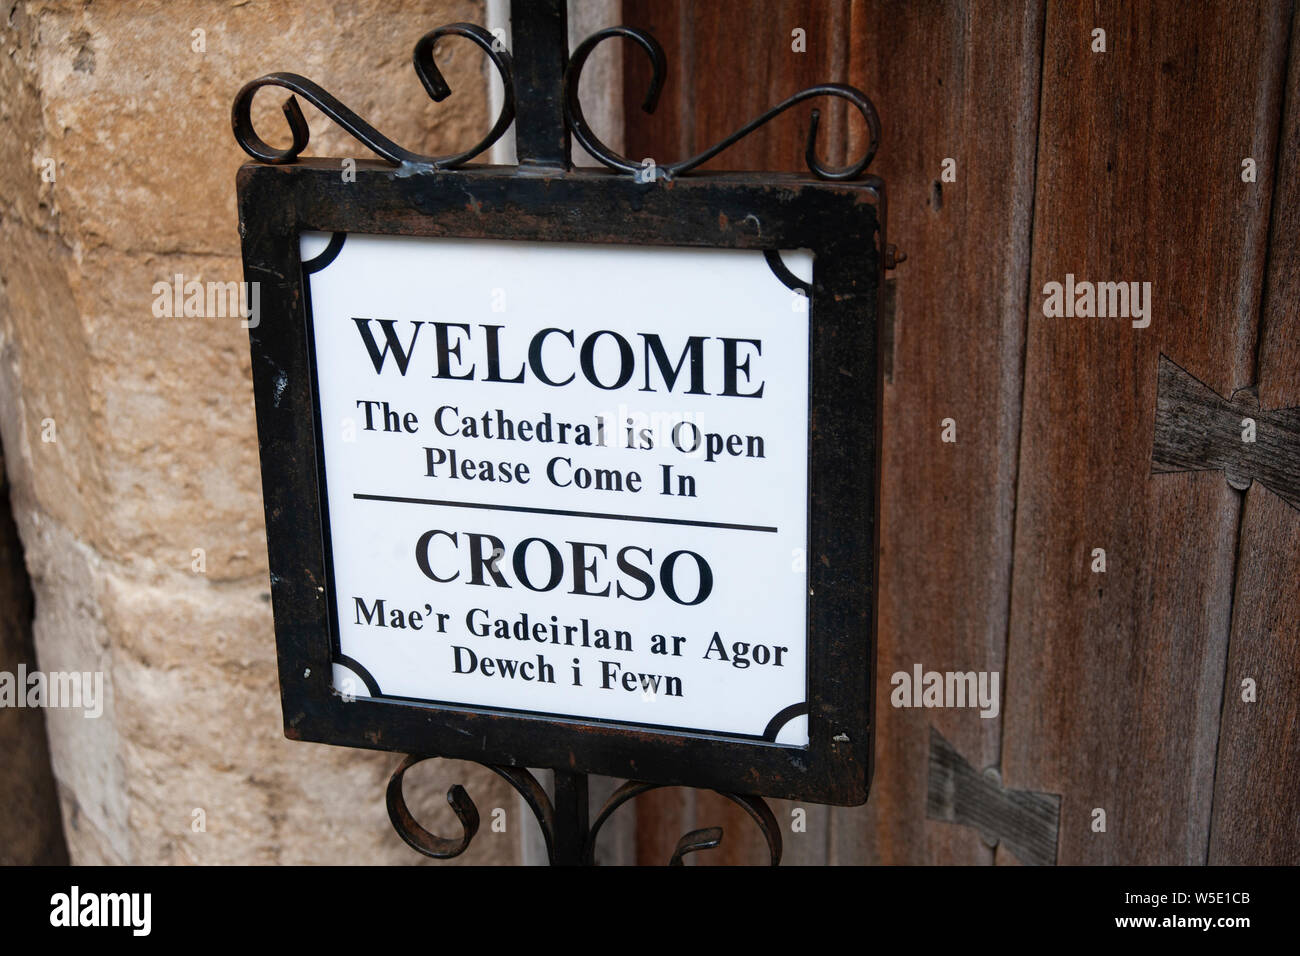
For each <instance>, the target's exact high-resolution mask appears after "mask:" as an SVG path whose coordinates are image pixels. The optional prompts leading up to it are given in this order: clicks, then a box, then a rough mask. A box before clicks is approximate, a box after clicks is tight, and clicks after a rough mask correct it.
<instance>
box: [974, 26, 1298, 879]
mask: <svg viewBox="0 0 1300 956" xmlns="http://www.w3.org/2000/svg"><path fill="white" fill-rule="evenodd" d="M1288 7H1289V5H1288V4H1286V3H1281V2H1276V3H1268V4H1260V5H1251V6H1245V7H1235V6H1234V7H1230V6H1227V5H1216V6H1212V7H1206V8H1204V9H1198V11H1197V13H1196V15H1195V16H1189V15H1188V14H1187V12H1186V11H1185V10H1184V9H1183V8H1182V7H1181V6H1179V5H1175V4H1163V3H1161V4H1122V3H1118V2H1101V3H1098V4H1096V5H1092V4H1089V5H1086V6H1081V5H1071V4H1059V5H1052V6H1051V7H1050V8H1049V16H1048V22H1047V25H1046V33H1045V43H1044V62H1043V78H1044V79H1043V92H1042V100H1041V117H1040V123H1039V148H1038V180H1037V189H1036V194H1035V210H1034V230H1033V267H1032V282H1031V293H1032V294H1031V296H1030V301H1029V313H1028V314H1029V322H1028V344H1027V353H1026V368H1025V396H1024V414H1023V421H1022V431H1021V446H1020V447H1021V456H1020V479H1019V494H1018V498H1017V513H1016V538H1015V568H1014V574H1013V585H1012V612H1011V634H1010V644H1009V649H1008V670H1009V673H1008V679H1007V686H1008V694H1007V704H1006V714H1005V719H1004V737H1003V758H1002V770H1003V773H1002V775H1003V780H1004V783H1005V785H1006V786H1008V787H1013V788H1017V789H1033V790H1042V791H1048V792H1054V793H1060V794H1062V797H1063V800H1062V806H1061V835H1060V844H1059V854H1058V861H1059V862H1061V863H1201V862H1204V861H1205V858H1206V848H1207V843H1208V838H1209V832H1210V808H1211V793H1212V788H1213V777H1214V762H1215V749H1216V743H1217V739H1218V730H1219V710H1220V701H1221V697H1222V691H1223V675H1224V666H1225V653H1226V650H1227V640H1228V631H1229V616H1230V610H1231V603H1232V586H1233V584H1232V583H1233V568H1234V560H1235V552H1236V544H1237V530H1238V517H1239V511H1240V506H1239V496H1238V494H1237V492H1235V491H1233V490H1232V489H1231V488H1230V487H1229V486H1228V484H1227V482H1226V481H1225V480H1224V479H1223V478H1222V476H1220V475H1216V474H1210V473H1198V474H1192V473H1188V474H1178V475H1160V476H1155V477H1153V476H1152V475H1151V474H1150V465H1149V462H1150V449H1151V444H1152V437H1153V423H1154V419H1155V407H1156V385H1157V367H1158V363H1159V356H1160V354H1161V353H1164V354H1166V355H1168V356H1169V357H1170V358H1172V359H1173V360H1174V361H1175V362H1177V363H1178V364H1179V365H1181V366H1182V367H1183V368H1185V369H1186V370H1187V371H1188V372H1190V373H1191V374H1192V375H1194V376H1195V377H1196V378H1198V379H1199V380H1200V381H1202V382H1204V383H1205V384H1206V385H1208V386H1209V387H1210V388H1212V389H1214V390H1215V391H1216V392H1218V393H1219V394H1220V395H1231V394H1232V393H1233V391H1234V390H1235V389H1236V388H1238V387H1240V386H1243V385H1247V384H1249V382H1250V380H1251V377H1252V375H1253V372H1254V369H1253V364H1254V363H1253V356H1254V351H1255V327H1256V320H1257V316H1258V311H1259V301H1260V300H1259V290H1260V288H1261V280H1262V278H1263V269H1264V261H1265V245H1266V239H1267V231H1268V210H1269V205H1270V187H1269V184H1270V183H1271V181H1272V170H1271V166H1272V156H1273V151H1274V146H1275V138H1276V127H1277V115H1278V110H1279V103H1280V96H1281V89H1282V72H1283V63H1284V58H1285V53H1286V50H1285V47H1286V37H1287V23H1288V20H1289V9H1288ZM1094 28H1102V29H1104V30H1105V31H1106V38H1107V52H1106V53H1093V52H1091V50H1090V43H1091V39H1092V31H1093V29H1094ZM1243 156H1253V157H1255V159H1256V160H1257V162H1258V164H1259V167H1260V172H1261V174H1260V182H1258V183H1255V184H1246V183H1243V182H1242V180H1241V178H1240V168H1241V166H1240V163H1241V159H1242V157H1243ZM1067 273H1073V274H1074V275H1075V276H1076V277H1077V278H1078V280H1080V281H1083V280H1088V281H1103V280H1111V281H1120V280H1129V281H1149V282H1151V283H1152V284H1153V298H1154V313H1153V318H1152V321H1151V324H1150V326H1149V327H1148V328H1134V327H1133V325H1132V323H1131V322H1130V321H1128V320H1126V319H1096V318H1047V317H1045V316H1044V315H1043V313H1042V310H1041V304H1042V301H1043V299H1042V295H1041V294H1040V291H1041V290H1042V289H1043V288H1044V285H1045V283H1047V282H1050V281H1063V280H1064V279H1065V277H1066V274H1067ZM1094 548H1104V549H1105V552H1106V571H1105V572H1104V573H1093V572H1092V571H1091V570H1090V566H1091V563H1092V560H1093V559H1092V549H1094ZM1094 809H1102V810H1104V811H1105V814H1106V830H1105V832H1094V830H1093V829H1092V826H1091V824H1092V823H1093V820H1094V816H1093V811H1094ZM1001 855H1002V854H1001V851H1000V852H999V858H1001Z"/></svg>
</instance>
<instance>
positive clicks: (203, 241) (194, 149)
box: [0, 0, 533, 864]
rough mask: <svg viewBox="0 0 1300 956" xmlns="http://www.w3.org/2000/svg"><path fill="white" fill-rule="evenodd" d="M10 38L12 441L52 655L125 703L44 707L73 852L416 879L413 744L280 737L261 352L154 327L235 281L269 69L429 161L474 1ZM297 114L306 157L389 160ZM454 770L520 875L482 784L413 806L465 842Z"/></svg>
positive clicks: (474, 778)
mask: <svg viewBox="0 0 1300 956" xmlns="http://www.w3.org/2000/svg"><path fill="white" fill-rule="evenodd" d="M0 20H3V22H2V23H0V30H2V31H3V32H2V33H0V38H2V39H0V44H2V48H0V168H3V169H4V170H5V175H4V176H3V177H0V439H2V441H3V447H4V449H5V457H6V465H7V469H8V474H9V479H10V482H11V484H12V498H13V507H14V515H15V519H16V521H17V525H18V529H19V532H20V534H21V538H22V543H23V546H24V548H25V550H26V561H27V567H28V570H29V572H30V575H31V578H32V589H33V591H34V594H35V604H36V618H35V627H34V630H35V645H36V654H37V658H38V661H39V665H40V667H41V668H42V669H43V670H45V671H55V670H68V671H82V672H96V671H99V672H102V673H103V675H104V683H105V690H106V695H105V696H106V703H105V705H104V709H103V714H102V716H100V717H98V718H96V719H89V718H87V717H85V716H83V714H82V712H81V711H78V710H73V709H51V710H48V711H47V713H46V719H47V726H48V733H49V739H50V751H51V757H52V763H53V770H54V777H55V780H56V781H57V789H58V798H59V802H60V805H61V810H62V816H63V822H64V829H65V832H66V836H67V843H68V852H69V854H70V857H71V859H72V861H73V862H75V863H100V862H104V863H145V864H150V863H222V862H265V863H345V862H356V863H411V862H418V861H420V860H421V859H422V858H421V857H418V856H417V855H416V854H414V853H413V852H412V851H410V850H408V849H407V848H406V847H405V846H404V845H403V844H401V842H400V841H399V840H398V839H397V837H396V835H395V834H394V833H393V831H392V829H391V827H390V825H389V823H388V819H387V815H386V813H385V810H384V803H383V792H384V787H385V785H386V782H387V779H388V776H389V774H390V772H391V770H392V769H393V767H395V765H396V763H397V760H398V758H397V757H396V756H395V755H390V754H371V753H366V752H360V751H348V750H343V749H336V748H329V747H323V746H318V745H312V744H300V743H291V742H289V741H287V740H285V739H284V737H283V735H282V732H281V715H280V705H279V693H278V689H277V682H276V670H275V645H274V637H273V630H272V622H271V607H270V594H269V591H268V583H267V569H266V550H265V532H264V528H263V522H262V501H261V489H260V477H259V469H258V458H257V439H256V430H255V424H254V415H253V396H252V388H251V381H250V376H249V355H248V333H247V331H246V330H245V329H244V328H242V327H241V324H240V320H239V318H237V317H235V318H227V319H221V318H189V319H185V318H156V317H155V316H154V314H153V310H152V303H153V300H154V294H153V291H152V290H153V286H154V284H155V283H156V282H160V281H163V282H170V281H171V280H172V277H173V276H174V275H176V274H181V275H183V276H184V277H185V278H186V279H199V280H200V281H209V280H217V281H238V280H240V279H242V266H241V263H240V259H239V237H238V234H237V231H236V215H235V189H234V181H235V171H236V170H237V169H238V167H239V166H240V165H241V163H243V162H244V161H245V160H246V158H247V157H245V156H244V154H243V153H242V151H241V150H240V149H239V148H238V146H237V145H236V144H235V142H234V140H233V138H232V135H231V131H230V118H229V117H230V105H231V102H232V100H233V99H234V96H235V93H236V91H237V90H238V89H239V88H240V86H241V85H242V84H243V83H244V82H246V81H247V80H249V79H252V78H254V77H256V76H259V75H261V74H263V73H267V72H272V71H289V72H297V73H302V74H304V75H306V76H308V77H310V78H312V79H314V80H315V81H317V82H318V83H320V84H321V85H322V86H324V87H325V88H326V89H328V90H330V91H331V92H333V93H334V94H335V95H336V96H338V97H339V98H340V99H341V100H343V101H344V102H345V103H347V104H348V105H349V106H350V107H352V108H353V109H354V110H356V111H357V112H358V113H360V114H361V115H362V116H364V117H366V118H367V119H369V120H370V121H371V122H372V123H374V125H376V126H377V127H378V128H380V129H382V130H383V131H384V132H385V133H386V134H388V135H390V136H391V137H392V138H394V139H395V140H397V141H398V142H399V143H402V144H403V145H406V146H409V147H410V148H415V149H419V150H421V151H424V152H439V151H452V150H455V149H459V148H463V146H464V145H465V144H468V143H471V142H474V141H476V140H478V139H479V138H480V137H481V135H482V133H483V131H485V130H486V129H487V127H488V126H489V125H490V120H489V117H488V110H487V82H486V76H485V61H484V58H483V56H482V54H481V52H480V51H479V50H478V49H477V48H476V47H474V46H472V44H470V43H469V42H468V41H463V40H450V41H447V42H446V44H445V47H443V48H440V50H439V54H438V56H439V64H440V67H441V68H442V69H443V71H444V73H445V75H446V76H447V79H448V81H449V83H450V85H451V87H452V90H453V95H452V96H451V98H450V99H448V100H446V101H444V102H443V103H440V104H434V103H432V102H431V101H430V100H429V99H428V97H427V96H426V95H425V93H424V91H423V89H422V88H421V86H420V83H419V81H418V79H417V78H416V76H415V73H414V70H413V69H412V68H411V65H410V55H411V50H412V48H413V47H414V45H415V42H416V40H417V39H418V38H419V37H420V36H421V34H423V33H424V32H426V31H427V30H429V29H432V28H433V27H435V26H438V25H440V24H443V23H449V22H452V21H457V20H467V21H471V22H478V23H482V22H484V11H483V9H482V5H481V4H480V3H476V2H468V0H419V2H397V0H320V2H305V3H279V2H275V3H272V2H266V0H243V2H241V0H233V2H216V0H210V2H202V0H172V2H163V0H122V2H115V3H108V4H93V5H92V4H88V3H81V2H71V0H68V2H25V0H9V2H8V3H6V4H5V5H4V8H3V9H2V10H0ZM281 99H282V97H281V96H279V95H278V94H277V93H276V91H263V92H262V93H261V94H260V95H259V98H258V101H257V107H256V109H255V113H254V117H255V119H256V120H257V122H258V129H259V131H261V132H262V135H263V137H264V138H266V139H268V140H270V141H271V142H273V143H276V144H283V143H287V141H288V135H287V130H286V129H285V127H284V119H283V116H282V115H281V114H280V112H279V104H280V100H281ZM303 108H304V112H305V113H306V114H307V117H308V121H309V123H310V125H311V127H312V136H313V139H312V144H311V146H310V147H309V149H308V151H307V154H308V155H318V156H319V155H328V156H340V157H346V156H356V157H358V158H362V157H368V155H369V154H368V153H367V151H365V150H364V149H363V148H362V147H360V146H358V145H356V144H355V143H354V142H353V141H352V140H351V139H350V138H348V137H347V136H346V134H343V133H342V132H341V131H339V130H337V129H336V128H334V127H333V126H332V125H331V124H330V123H329V122H328V121H327V120H325V119H323V118H322V117H321V116H320V115H319V114H318V113H316V112H315V111H314V110H313V109H312V108H311V107H310V106H309V105H307V104H305V103H304V104H303ZM6 769H7V770H8V768H6ZM457 781H463V782H465V784H466V786H467V788H468V789H469V791H470V794H471V796H472V797H474V799H475V801H476V802H477V803H478V805H479V807H480V810H481V811H482V813H483V817H484V819H485V820H488V819H490V809H491V808H493V807H496V806H502V807H507V808H509V809H508V816H507V820H508V829H507V832H506V833H505V834H500V833H494V832H491V831H490V828H489V827H488V826H486V825H485V826H484V828H483V831H482V832H481V834H480V836H479V837H478V839H477V840H476V841H475V844H474V846H473V848H472V849H471V850H470V851H469V852H468V853H467V854H466V855H465V856H464V857H463V858H462V861H463V862H471V863H473V862H478V863H485V862H499V863H509V862H515V861H516V860H517V859H518V858H519V854H520V846H521V844H522V843H523V842H525V841H524V840H523V839H521V838H523V837H526V836H527V834H526V833H520V832H519V829H520V827H517V826H515V824H516V822H518V821H519V820H520V816H519V814H518V812H517V803H516V800H515V797H514V794H513V793H512V792H510V791H509V789H508V788H507V787H506V786H505V785H504V784H503V783H501V782H499V781H497V780H496V779H495V778H493V777H492V776H491V775H490V774H488V773H487V772H486V771H482V770H480V769H478V768H474V767H468V766H460V765H443V766H442V767H439V768H437V771H436V773H435V772H433V771H430V770H426V769H425V768H424V767H421V768H419V769H418V770H417V771H413V772H412V773H411V774H410V775H408V790H411V791H417V792H418V799H417V798H416V797H415V796H412V800H411V802H412V808H413V810H414V811H415V812H416V814H417V816H418V817H419V818H420V819H421V820H423V821H424V822H426V824H427V825H428V826H430V827H431V828H433V829H439V830H440V832H444V833H447V834H451V833H453V832H455V827H456V823H455V820H454V818H453V817H452V815H451V812H450V810H449V809H448V808H447V807H446V804H445V800H444V799H443V797H442V792H443V791H444V790H445V788H446V786H447V785H448V784H450V783H452V782H457ZM0 812H3V810H0ZM521 826H522V824H521ZM532 826H533V824H532V823H531V821H528V823H527V827H529V828H531V827H532Z"/></svg>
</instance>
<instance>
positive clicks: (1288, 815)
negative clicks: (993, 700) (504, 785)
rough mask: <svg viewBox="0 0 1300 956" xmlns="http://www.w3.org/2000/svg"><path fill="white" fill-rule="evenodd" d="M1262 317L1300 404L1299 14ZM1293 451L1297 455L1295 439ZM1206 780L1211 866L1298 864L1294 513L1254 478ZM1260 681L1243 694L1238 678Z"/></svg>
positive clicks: (1276, 386)
mask: <svg viewBox="0 0 1300 956" xmlns="http://www.w3.org/2000/svg"><path fill="white" fill-rule="evenodd" d="M1295 16H1296V19H1294V20H1293V21H1292V26H1291V55H1290V74H1289V76H1288V78H1287V82H1286V104H1285V111H1284V114H1283V125H1282V134H1281V137H1280V142H1279V145H1278V149H1277V156H1278V163H1277V169H1276V176H1275V183H1276V185H1275V187H1274V194H1273V212H1272V223H1271V232H1270V239H1269V253H1268V274H1267V277H1266V280H1265V288H1264V307H1263V312H1262V314H1261V320H1260V347H1259V374H1258V382H1259V388H1258V391H1259V399H1260V404H1261V405H1262V406H1263V407H1265V408H1278V407H1285V406H1294V405H1300V311H1298V310H1297V308H1296V303H1297V302H1300V12H1297V13H1296V15H1295ZM1290 451H1291V453H1293V454H1300V447H1296V448H1292V449H1291V450H1290ZM1237 560H1238V566H1237V587H1236V598H1235V600H1234V602H1233V614H1232V642H1231V644H1230V646H1229V656H1228V666H1227V674H1226V675H1225V679H1224V693H1223V716H1222V723H1221V726H1220V730H1219V754H1218V763H1217V766H1216V769H1215V778H1214V813H1213V820H1212V824H1211V836H1210V853H1209V861H1210V862H1211V863H1227V864H1237V863H1273V864H1290V865H1295V864H1297V863H1300V787H1298V786H1297V785H1296V783H1297V781H1298V780H1300V511H1296V510H1295V509H1294V508H1291V507H1288V506H1287V505H1286V504H1285V503H1284V502H1283V501H1282V500H1281V499H1280V498H1278V497H1277V496H1275V495H1274V494H1272V493H1271V492H1270V491H1269V490H1267V489H1266V488H1261V487H1260V486H1259V482H1256V484H1255V485H1254V486H1252V487H1251V489H1250V490H1249V491H1248V492H1247V493H1246V503H1245V512H1244V515H1243V517H1242V524H1241V542H1240V545H1239V551H1238V559H1237ZM1246 678H1251V679H1253V680H1254V681H1255V684H1256V688H1257V700H1256V701H1255V703H1247V702H1245V701H1244V700H1242V691H1243V688H1242V681H1243V680H1245V679H1246Z"/></svg>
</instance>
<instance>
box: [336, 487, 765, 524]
mask: <svg viewBox="0 0 1300 956" xmlns="http://www.w3.org/2000/svg"><path fill="white" fill-rule="evenodd" d="M352 497H353V498H359V499H361V500H362V501H400V502H404V503H405V504H408V505H442V506H443V507H446V508H477V509H479V510H480V511H521V512H524V513H526V514H534V515H560V516H562V517H566V518H606V519H608V520H610V521H644V522H647V523H649V524H676V525H685V526H688V527H693V528H724V529H726V530H728V531H763V532H766V533H768V534H776V531H777V529H776V528H773V527H769V526H767V525H761V524H729V523H728V522H726V521H691V520H690V519H688V518H653V517H650V516H649V515H613V514H603V513H601V512H599V511H565V510H563V509H561V508H526V507H524V506H523V505H489V504H480V503H478V502H475V501H442V500H440V499H438V498H402V497H400V496H398V495H363V494H361V493H359V492H358V493H355V494H353V495H352Z"/></svg>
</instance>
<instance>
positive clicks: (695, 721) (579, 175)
mask: <svg viewBox="0 0 1300 956" xmlns="http://www.w3.org/2000/svg"><path fill="white" fill-rule="evenodd" d="M239 198H240V227H241V234H242V235H243V236H244V259H245V271H246V278H247V280H248V281H250V282H258V283H259V287H260V289H259V293H260V302H261V303H262V315H261V319H260V321H259V322H257V323H255V324H253V325H252V327H251V328H250V341H251V346H252V351H253V369H254V384H255V392H256V396H257V410H258V431H259V439H260V442H261V453H262V472H263V490H264V497H265V503H266V511H267V536H268V554H269V560H270V567H271V580H272V598H273V605H274V611H275V619H276V633H277V642H278V645H279V658H280V677H281V690H282V695H283V700H284V708H285V727H286V733H287V734H288V735H289V736H291V737H294V738H298V739H305V740H316V741H322V742H326V743H335V744H344V745H348V746H362V747H373V748H379V749H389V750H398V751H405V752H411V753H427V754H437V755H440V756H448V757H460V758H464V759H472V760H478V761H480V762H485V763H494V762H495V763H503V764H511V765H515V766H541V767H546V766H551V767H563V768H566V769H574V770H580V771H584V772H592V773H603V774H608V775H612V776H621V777H626V778H630V779H638V780H644V781H648V782H656V783H681V784H686V785H692V786H707V787H712V788H714V789H719V790H726V791H729V792H740V793H750V794H763V795H772V796H780V797H789V798H798V799H809V800H817V801H820V802H827V803H840V804H855V803H861V802H863V801H864V800H865V798H866V793H867V786H868V783H869V779H870V769H871V749H872V740H871V735H872V721H871V706H872V701H871V693H872V670H873V666H874V609H873V592H874V553H875V513H876V487H877V474H878V467H877V448H878V442H877V429H878V418H877V410H878V407H879V389H880V375H879V372H878V369H877V362H876V348H875V344H876V333H875V304H876V291H877V285H878V282H879V267H880V249H879V245H878V242H879V234H880V226H879V218H878V216H879V202H880V194H879V189H878V181H876V180H873V179H870V178H868V179H864V180H861V181H856V182H810V181H807V180H803V179H797V178H795V177H788V178H785V179H782V178H780V177H775V178H773V177H766V178H764V179H763V180H761V181H760V180H756V179H754V178H751V177H745V176H716V177H705V176H701V177H693V178H690V179H681V180H678V181H676V182H674V183H672V184H671V186H667V185H665V184H664V183H656V182H650V183H637V182H635V181H633V180H632V179H630V178H629V177H616V176H612V175H609V174H604V173H592V172H580V171H571V172H565V173H558V174H555V175H553V176H547V177H541V176H528V175H520V174H518V173H514V172H513V171H502V170H496V169H491V168H482V169H465V170H459V171H454V172H451V171H445V170H439V171H434V172H431V173H429V174H417V175H409V174H407V175H404V174H403V173H402V172H401V171H400V170H394V169H392V168H390V167H387V166H382V165H380V164H372V163H361V164H358V166H357V170H356V176H355V181H354V182H350V181H347V180H345V179H344V178H343V177H340V176H339V175H338V171H337V169H336V168H335V167H334V166H332V165H329V164H327V163H325V162H323V161H316V162H312V161H306V162H299V163H297V164H294V165H292V166H280V167H276V166H246V167H244V169H242V170H241V172H240V177H239Z"/></svg>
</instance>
